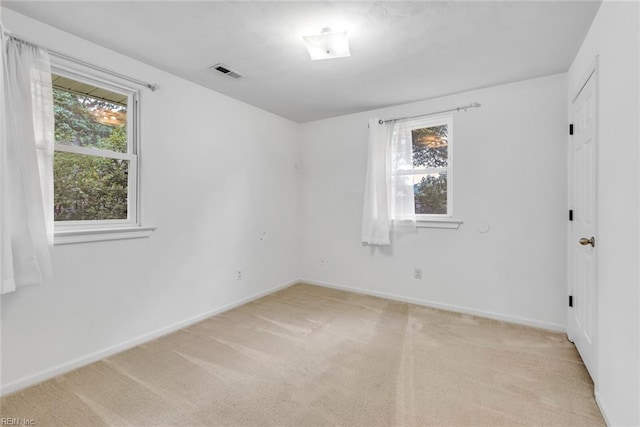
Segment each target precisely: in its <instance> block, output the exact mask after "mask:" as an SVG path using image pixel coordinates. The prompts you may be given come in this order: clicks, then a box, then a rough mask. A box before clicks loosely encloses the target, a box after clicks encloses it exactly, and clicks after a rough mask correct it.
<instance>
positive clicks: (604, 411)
mask: <svg viewBox="0 0 640 427" xmlns="http://www.w3.org/2000/svg"><path fill="white" fill-rule="evenodd" d="M594 394H595V396H596V403H597V404H598V408H599V409H600V413H601V414H602V418H604V422H605V423H606V424H607V426H614V425H616V424H614V423H613V421H612V420H611V412H610V411H609V409H608V406H607V404H606V403H605V402H604V399H603V397H602V393H600V392H598V391H596V392H595V393H594Z"/></svg>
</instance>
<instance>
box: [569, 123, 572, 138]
mask: <svg viewBox="0 0 640 427" xmlns="http://www.w3.org/2000/svg"><path fill="white" fill-rule="evenodd" d="M569 135H573V123H571V124H570V125H569Z"/></svg>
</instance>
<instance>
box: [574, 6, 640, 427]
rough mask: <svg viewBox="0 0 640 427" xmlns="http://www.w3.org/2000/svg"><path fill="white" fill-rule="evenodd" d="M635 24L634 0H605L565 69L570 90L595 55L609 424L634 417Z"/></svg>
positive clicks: (639, 330)
mask: <svg viewBox="0 0 640 427" xmlns="http://www.w3.org/2000/svg"><path fill="white" fill-rule="evenodd" d="M638 28H639V11H638V4H637V3H633V2H626V3H625V2H610V1H605V2H604V3H603V4H602V6H601V7H600V10H599V12H598V14H597V15H596V18H595V20H594V22H593V24H592V26H591V29H590V30H589V33H588V35H587V37H586V39H585V41H584V43H583V45H582V47H581V49H580V51H579V53H578V55H577V56H576V58H575V60H574V62H573V64H572V66H571V68H570V70H569V73H568V83H569V84H568V88H569V92H570V94H572V93H573V92H574V91H575V90H576V85H577V84H578V81H579V80H580V78H581V77H582V75H583V73H584V72H585V70H586V69H587V67H588V66H589V64H590V63H591V61H593V59H594V58H595V56H596V55H599V76H598V86H599V87H598V92H599V108H600V110H599V114H600V115H599V133H598V135H599V141H598V142H599V159H598V169H599V177H598V193H599V200H598V216H599V218H598V227H599V229H598V232H597V233H598V234H597V237H596V238H597V242H598V245H597V256H598V264H597V268H598V273H597V275H598V292H599V306H598V308H599V338H600V342H599V356H600V363H599V365H598V372H599V374H598V383H597V384H596V389H597V398H598V401H599V403H600V405H601V407H602V409H603V412H604V413H605V415H606V417H607V418H608V420H609V422H610V423H611V424H612V425H640V370H639V369H640V327H639V325H640V319H639V315H638V313H639V312H640V304H639V301H640V290H639V288H640V286H639V283H640V277H639V275H638V261H639V260H640V258H639V257H640V253H639V251H638V239H637V237H638V236H639V232H640V230H639V229H638V218H640V211H639V209H638V202H639V197H638V195H639V192H640V187H639V186H638V179H639V177H638V166H639V161H638V156H639V153H638V136H639V134H638V118H639V117H640V109H639V106H638V93H639V92H638V91H639V87H638V81H639V78H640V77H639V72H640V68H639V67H638V56H639V46H638ZM568 96H570V95H568Z"/></svg>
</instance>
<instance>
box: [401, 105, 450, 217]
mask: <svg viewBox="0 0 640 427" xmlns="http://www.w3.org/2000/svg"><path fill="white" fill-rule="evenodd" d="M407 125H408V127H409V130H410V131H413V130H415V129H423V128H429V127H435V126H441V125H447V166H446V167H427V168H413V169H411V170H406V171H402V172H401V174H404V175H423V174H431V173H443V172H446V174H447V213H446V214H416V225H417V226H418V227H425V228H458V227H459V226H460V224H462V221H461V220H458V219H455V218H454V217H453V144H454V141H453V139H454V134H453V116H452V115H444V116H436V117H421V118H416V119H412V120H410V121H408V122H407Z"/></svg>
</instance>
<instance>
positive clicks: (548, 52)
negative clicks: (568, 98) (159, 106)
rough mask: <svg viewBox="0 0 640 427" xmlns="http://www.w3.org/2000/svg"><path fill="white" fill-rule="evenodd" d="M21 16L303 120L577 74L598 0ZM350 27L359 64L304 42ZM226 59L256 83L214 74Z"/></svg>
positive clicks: (182, 6) (108, 7)
mask: <svg viewBox="0 0 640 427" xmlns="http://www.w3.org/2000/svg"><path fill="white" fill-rule="evenodd" d="M3 5H5V6H7V7H8V8H10V9H13V10H14V11H16V12H19V13H22V14H24V15H27V16H30V17H32V18H35V19H37V20H40V21H43V22H45V23H47V24H50V25H52V26H55V27H58V28H60V29H62V30H64V31H67V32H69V33H72V34H75V35H78V36H80V37H83V38H85V39H87V40H90V41H92V42H95V43H97V44H100V45H103V46H105V47H108V48H110V49H113V50H115V51H118V52H121V53H123V54H126V55H128V56H131V57H134V58H137V59H139V60H141V61H143V62H146V63H148V64H151V65H154V66H156V67H157V68H160V69H163V70H166V71H169V72H171V73H173V74H176V75H178V76H181V77H183V78H185V79H188V80H191V81H193V82H196V83H198V84H200V85H202V86H205V87H208V88H211V89H213V90H216V91H218V92H221V93H224V94H226V95H229V96H231V97H234V98H237V99H239V100H242V101H245V102H247V103H249V104H253V105H255V106H258V107H260V108H263V109H265V110H268V111H271V112H273V113H275V114H279V115H281V116H284V117H287V118H289V119H291V120H294V121H296V122H308V121H313V120H318V119H324V118H328V117H334V116H339V115H343V114H348V113H354V112H359V111H365V110H370V109H374V108H380V107H385V106H390V105H396V104H402V103H407V102H411V101H417V100H421V99H427V98H433V97H437V96H441V95H446V94H451V93H456V92H461V91H466V90H470V89H475V88H481V87H487V86H493V85H497V84H502V83H508V82H513V81H518V80H524V79H529V78H534V77H539V76H544V75H549V74H555V73H560V72H564V71H566V70H567V69H568V67H569V65H570V63H571V61H572V60H573V58H574V56H575V54H576V52H577V50H578V48H579V47H580V44H581V42H582V40H583V38H584V36H585V34H586V32H587V30H588V28H589V26H590V24H591V22H592V20H593V17H594V16H595V13H596V12H597V9H598V7H599V5H600V2H599V1H595V2H591V1H558V2H556V1H531V2H529V1H478V2H460V1H456V2H437V1H430V2H415V1H414V2H372V1H370V2H351V1H346V2H268V1H259V2H219V1H209V2H207V1H204V2H195V1H133V2H132V1H109V2H101V1H79V2H78V1H71V2H64V1H43V2H38V1H25V2H10V1H3ZM326 26H329V27H333V28H334V29H339V28H343V27H344V28H346V29H348V30H349V34H350V45H351V54H352V56H351V57H350V58H340V59H333V60H325V61H311V60H310V59H309V56H308V53H307V51H306V49H305V46H304V44H303V42H302V37H301V36H302V35H303V34H308V33H316V32H318V31H319V30H320V28H322V27H326ZM220 62H222V63H224V64H226V65H228V66H229V67H231V68H233V69H234V70H236V71H238V72H240V73H242V74H244V75H245V76H246V78H243V79H240V80H231V79H229V78H227V77H225V76H223V75H220V74H218V73H216V72H213V71H211V70H209V67H210V66H212V65H214V64H217V63H220Z"/></svg>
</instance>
